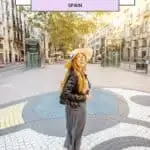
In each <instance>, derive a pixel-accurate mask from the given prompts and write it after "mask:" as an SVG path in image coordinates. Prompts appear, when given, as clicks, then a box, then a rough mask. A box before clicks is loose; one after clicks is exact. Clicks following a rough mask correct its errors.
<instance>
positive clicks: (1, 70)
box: [0, 63, 24, 73]
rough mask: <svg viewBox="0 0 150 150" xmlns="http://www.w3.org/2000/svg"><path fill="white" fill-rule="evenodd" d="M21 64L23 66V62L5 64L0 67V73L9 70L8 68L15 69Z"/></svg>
mask: <svg viewBox="0 0 150 150" xmlns="http://www.w3.org/2000/svg"><path fill="white" fill-rule="evenodd" d="M21 66H24V63H10V64H5V65H4V67H2V68H0V73H1V72H6V71H10V70H13V69H16V68H18V67H21Z"/></svg>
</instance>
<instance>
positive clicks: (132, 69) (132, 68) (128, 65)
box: [120, 62, 150, 76]
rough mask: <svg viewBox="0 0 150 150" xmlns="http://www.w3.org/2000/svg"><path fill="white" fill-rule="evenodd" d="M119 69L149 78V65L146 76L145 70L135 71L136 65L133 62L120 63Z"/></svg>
mask: <svg viewBox="0 0 150 150" xmlns="http://www.w3.org/2000/svg"><path fill="white" fill-rule="evenodd" d="M120 69H123V70H126V71H130V72H134V73H139V74H143V75H148V76H150V65H149V67H148V74H146V73H145V70H136V63H134V62H122V63H121V66H120Z"/></svg>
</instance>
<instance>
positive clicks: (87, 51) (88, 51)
mask: <svg viewBox="0 0 150 150" xmlns="http://www.w3.org/2000/svg"><path fill="white" fill-rule="evenodd" d="M79 53H82V54H84V55H85V56H86V58H87V61H89V60H90V59H91V58H92V55H93V50H92V49H91V48H78V49H75V50H73V51H72V53H71V59H73V58H74V57H75V56H76V55H77V54H79Z"/></svg>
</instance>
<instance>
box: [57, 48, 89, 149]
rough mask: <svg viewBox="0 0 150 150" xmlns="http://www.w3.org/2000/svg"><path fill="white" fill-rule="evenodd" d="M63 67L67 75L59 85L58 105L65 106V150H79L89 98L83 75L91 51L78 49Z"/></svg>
mask: <svg viewBox="0 0 150 150" xmlns="http://www.w3.org/2000/svg"><path fill="white" fill-rule="evenodd" d="M72 54H73V55H72V58H71V60H70V61H69V62H68V63H67V64H66V65H65V67H66V68H67V74H66V76H65V79H64V81H63V82H62V83H61V86H62V92H61V95H60V103H61V104H65V105H66V128H67V137H66V140H65V144H64V147H65V148H66V149H67V150H80V145H81V139H82V133H83V130H84V127H85V123H86V111H87V108H86V101H87V100H88V99H89V98H90V87H91V86H90V82H89V80H88V78H87V74H86V73H85V71H86V67H87V62H88V61H89V60H90V59H91V57H92V50H91V49H85V48H79V49H76V50H74V51H73V53H72Z"/></svg>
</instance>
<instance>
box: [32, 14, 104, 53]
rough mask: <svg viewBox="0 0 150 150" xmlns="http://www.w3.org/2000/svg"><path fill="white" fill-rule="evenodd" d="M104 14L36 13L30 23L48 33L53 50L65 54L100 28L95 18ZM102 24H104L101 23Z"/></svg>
mask: <svg viewBox="0 0 150 150" xmlns="http://www.w3.org/2000/svg"><path fill="white" fill-rule="evenodd" d="M103 14H104V13H101V12H99V13H89V12H84V13H75V12H36V13H34V15H32V16H31V17H29V22H30V23H31V24H32V25H33V26H34V27H38V28H40V29H41V30H42V32H43V33H44V32H47V33H48V35H49V36H50V43H51V45H52V47H53V49H55V50H57V49H59V50H62V51H63V52H64V53H65V52H67V51H69V50H71V49H74V48H76V47H78V45H79V43H80V42H81V40H82V38H83V37H84V36H85V35H87V34H89V33H92V32H94V31H95V30H96V28H99V26H98V25H99V24H98V23H97V20H96V19H95V18H100V17H101V16H102V15H103ZM100 24H102V23H100Z"/></svg>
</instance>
